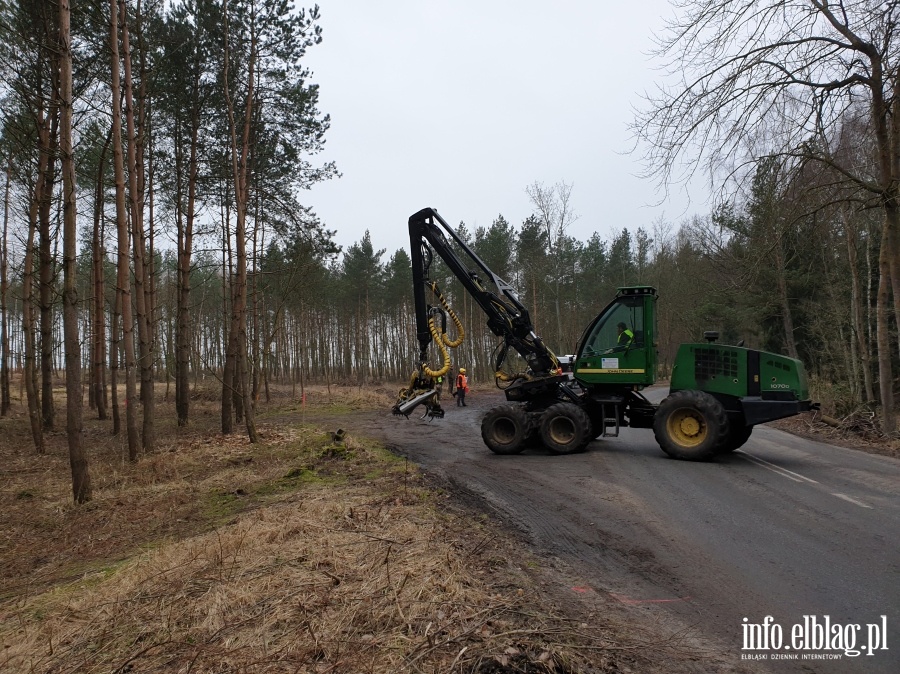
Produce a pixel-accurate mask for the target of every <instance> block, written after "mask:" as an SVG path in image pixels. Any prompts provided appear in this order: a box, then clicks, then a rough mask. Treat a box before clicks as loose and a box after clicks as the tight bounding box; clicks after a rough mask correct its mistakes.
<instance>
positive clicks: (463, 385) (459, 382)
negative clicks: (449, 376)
mask: <svg viewBox="0 0 900 674" xmlns="http://www.w3.org/2000/svg"><path fill="white" fill-rule="evenodd" d="M456 388H458V389H462V390H463V391H468V390H469V379H468V378H467V377H466V375H464V374H458V375H456Z"/></svg>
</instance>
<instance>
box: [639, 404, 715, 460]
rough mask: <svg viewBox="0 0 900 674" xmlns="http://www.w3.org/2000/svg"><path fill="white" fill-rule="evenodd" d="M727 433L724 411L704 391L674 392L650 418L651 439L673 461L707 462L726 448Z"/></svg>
mask: <svg viewBox="0 0 900 674" xmlns="http://www.w3.org/2000/svg"><path fill="white" fill-rule="evenodd" d="M727 433H728V417H727V416H726V414H725V408H724V407H722V403H720V402H719V401H718V400H716V399H715V398H714V397H713V396H711V395H710V394H708V393H704V392H703V391H677V392H675V393H673V394H672V395H670V396H669V397H668V398H666V399H665V400H663V401H662V403H661V404H660V406H659V408H658V409H657V410H656V414H655V415H654V416H653V435H654V436H656V441H657V442H658V443H659V446H660V447H661V448H662V450H663V451H664V452H665V453H666V454H668V455H669V456H671V457H672V458H674V459H684V460H686V461H708V460H709V459H711V458H712V457H714V456H715V455H716V453H717V451H718V449H719V448H720V447H724V446H725V443H726V438H727Z"/></svg>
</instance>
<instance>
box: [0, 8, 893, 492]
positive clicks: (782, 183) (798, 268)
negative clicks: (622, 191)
mask: <svg viewBox="0 0 900 674" xmlns="http://www.w3.org/2000/svg"><path fill="white" fill-rule="evenodd" d="M767 4H772V5H778V4H782V3H776V2H771V3H767ZM788 4H789V3H788ZM862 4H865V3H862ZM883 18H884V19H885V21H890V22H892V21H893V15H889V16H888V15H884V17H883ZM0 19H2V20H0V38H2V39H0V72H2V75H3V77H2V83H0V96H2V113H0V123H2V135H0V161H2V164H3V169H4V173H3V175H4V178H5V179H4V181H3V184H2V189H3V220H2V237H0V332H2V345H3V348H2V353H0V394H2V400H0V413H2V414H4V415H5V414H8V413H9V412H10V410H11V406H12V403H13V393H16V392H17V393H18V395H17V397H18V400H19V404H20V405H21V406H22V408H23V409H26V410H27V412H28V418H29V420H30V424H31V431H32V437H33V439H34V444H35V447H36V450H37V451H38V452H40V451H42V448H43V433H44V432H45V431H47V430H50V429H54V428H61V427H62V425H63V422H62V419H61V413H60V412H59V411H58V410H56V409H55V405H56V404H58V402H55V401H54V397H53V389H54V385H55V382H57V381H59V380H60V378H62V379H63V380H64V381H65V384H66V390H67V397H66V400H67V403H66V415H65V428H66V430H67V435H68V438H69V444H70V452H72V455H73V457H76V458H75V459H73V492H74V495H75V498H76V500H78V501H82V500H87V499H89V498H90V482H89V476H88V474H87V461H86V457H85V456H84V453H83V449H82V448H80V442H81V439H80V428H81V426H80V423H81V417H80V416H79V415H80V414H81V412H77V413H76V408H77V409H78V410H81V409H82V408H86V409H88V410H90V413H91V414H95V415H97V416H99V418H101V419H107V418H109V423H110V432H113V433H124V434H126V435H127V441H128V450H129V457H130V458H131V459H132V460H136V459H137V458H138V457H139V456H141V455H142V454H144V453H146V452H152V451H154V449H155V440H154V438H155V431H154V423H155V420H156V398H157V397H158V396H157V395H155V394H154V390H155V386H156V385H157V384H160V383H166V384H170V385H171V388H172V390H173V396H174V399H175V409H176V414H177V417H178V423H179V424H180V425H186V424H188V423H189V421H190V402H191V392H192V390H193V389H196V387H198V386H201V385H202V386H204V387H206V388H208V387H210V386H215V387H218V388H219V389H220V391H221V419H222V421H221V424H222V430H223V432H225V433H230V432H234V431H235V429H236V427H237V426H238V425H242V426H243V427H244V429H245V430H246V432H247V433H248V435H249V436H250V438H251V441H253V440H255V421H254V410H255V406H256V403H257V402H258V401H260V400H264V399H265V398H266V397H267V396H268V392H269V389H268V387H269V385H270V384H273V383H277V384H279V385H285V384H287V385H291V386H293V387H296V389H297V390H298V391H302V389H303V387H304V386H305V385H306V384H307V383H310V382H315V383H326V384H330V383H342V384H348V383H350V384H353V385H357V386H368V385H375V384H378V383H386V382H391V383H392V382H395V381H401V380H404V379H406V378H407V377H408V376H409V373H410V371H411V370H412V368H413V367H414V366H415V364H416V363H415V359H416V351H417V343H416V340H415V327H414V315H413V308H412V276H411V270H410V258H409V255H408V253H407V252H406V251H405V250H403V249H398V250H396V251H393V252H388V251H386V250H378V249H376V248H375V247H374V246H373V243H372V239H371V236H370V235H369V234H368V233H367V235H366V236H364V237H363V238H362V239H361V240H360V241H358V242H356V243H354V244H353V245H350V246H348V247H347V248H346V249H345V250H341V249H340V248H339V247H338V246H337V245H336V243H335V241H334V236H335V232H334V231H332V230H330V229H328V227H329V226H331V225H332V223H322V222H320V221H319V219H318V218H317V216H316V214H315V213H314V212H313V211H312V210H311V209H310V208H309V207H308V206H306V205H304V202H303V199H302V196H303V194H304V191H305V190H307V189H309V188H310V187H312V186H313V185H314V184H316V183H317V182H320V181H323V180H329V179H333V178H337V177H338V167H336V166H334V165H332V164H329V163H321V162H320V163H317V162H316V155H317V154H318V153H319V152H320V151H321V149H322V147H323V143H324V140H325V135H326V133H327V131H328V129H329V126H330V119H329V117H328V115H327V114H325V113H323V112H321V111H320V110H319V109H318V86H319V85H318V84H315V83H312V82H311V81H310V77H311V74H310V73H309V72H308V70H307V69H306V68H305V67H304V66H303V56H304V55H305V53H306V50H307V49H309V48H312V47H314V45H315V44H316V43H318V42H319V41H320V40H321V28H320V25H319V20H320V19H319V14H318V10H317V9H316V8H314V9H311V10H297V9H295V8H293V6H292V5H291V3H289V2H287V1H286V0H229V1H228V2H224V3H223V2H219V1H215V2H213V1H212V0H180V1H178V2H173V3H164V2H161V1H159V0H141V1H139V2H132V1H130V0H129V1H128V2H126V1H125V0H109V1H108V2H107V1H106V0H103V1H92V2H80V3H78V5H77V6H76V7H73V8H72V13H71V14H69V5H68V3H66V2H62V3H55V2H43V1H41V2H32V1H31V0H28V1H25V0H0ZM891 25H894V24H893V23H891ZM891 34H893V33H891ZM885 54H886V57H885V59H884V63H888V61H887V60H886V59H887V56H890V55H892V52H889V50H888V51H886V52H885ZM73 64H74V67H73ZM885 72H887V71H885ZM838 84H839V83H834V86H833V87H832V89H833V90H836V89H838V88H839V87H838ZM326 86H327V83H326ZM847 86H850V85H849V84H848V85H847ZM829 91H830V90H829ZM891 104H892V103H891ZM873 110H874V108H873V107H872V106H869V107H866V105H865V104H864V103H860V102H859V101H856V102H855V103H854V104H853V105H848V106H847V108H846V109H845V111H844V117H843V118H842V123H841V124H840V125H839V127H837V128H831V129H829V128H825V127H822V129H821V131H822V134H821V135H820V136H818V137H815V138H813V139H812V140H810V139H808V138H807V139H806V140H804V143H806V145H804V146H803V152H800V151H799V150H797V151H796V152H793V153H790V152H788V153H784V152H776V151H774V149H773V150H772V151H770V152H766V151H762V152H756V153H755V155H754V158H753V161H752V163H751V164H750V165H749V166H747V167H745V171H744V174H743V175H744V176H745V178H744V179H743V180H740V181H738V182H737V184H736V189H732V190H729V191H728V192H727V194H728V196H727V198H726V197H724V196H723V198H722V199H721V200H720V202H719V203H718V205H717V206H716V207H714V208H713V209H712V210H711V212H710V213H709V214H707V215H705V216H700V217H694V218H691V219H689V220H687V221H683V222H677V223H673V222H666V221H657V222H654V223H650V224H648V226H647V227H646V228H639V229H638V230H637V231H629V230H627V229H619V228H617V227H616V226H615V224H614V223H606V222H600V221H598V222H590V223H585V222H584V221H581V222H580V229H582V230H583V229H584V228H585V225H587V228H588V229H591V228H595V229H596V230H602V231H611V232H613V234H612V235H611V236H609V237H603V236H601V235H600V234H598V233H596V232H595V233H594V234H593V235H592V236H591V237H590V238H588V239H587V240H586V241H583V240H579V239H577V238H575V237H574V236H572V235H571V233H570V232H571V229H572V224H573V223H574V222H575V220H576V219H577V195H578V193H577V192H576V191H575V189H574V186H573V185H570V184H567V183H566V182H564V180H563V181H561V182H559V183H556V184H554V185H546V184H543V183H540V182H535V183H533V184H531V185H524V186H523V191H524V192H525V193H526V194H527V196H528V198H529V200H530V202H531V204H532V206H533V215H531V216H530V217H529V218H527V219H526V220H525V221H524V222H521V223H510V222H508V221H507V220H506V219H505V218H504V217H503V216H502V211H503V205H502V204H498V211H499V212H500V214H498V215H497V217H496V218H495V219H494V220H493V222H492V224H491V225H490V226H488V227H476V228H474V229H473V228H470V227H469V226H467V225H466V224H465V223H459V225H458V230H457V231H458V233H459V234H460V236H461V238H463V240H465V241H466V242H467V243H468V244H469V245H471V247H472V248H473V249H474V250H475V251H476V253H477V254H478V255H479V256H480V257H482V258H483V259H484V260H485V261H486V262H487V264H488V265H489V266H490V267H491V268H492V269H493V270H494V271H495V272H496V273H497V274H498V275H499V276H500V277H501V278H504V279H505V280H507V281H508V282H510V283H511V284H512V285H513V286H514V287H516V288H517V289H518V290H519V292H520V296H521V299H522V301H523V303H524V304H525V305H526V306H527V307H529V309H530V311H531V314H532V319H533V321H534V323H535V325H536V327H537V330H538V332H539V333H540V334H541V336H542V337H543V338H544V339H545V341H546V342H547V343H548V345H549V346H550V347H551V348H553V349H554V350H555V351H556V352H557V353H560V354H565V353H571V352H573V351H574V349H575V345H576V342H577V340H578V337H579V335H580V333H581V330H582V328H583V327H584V326H586V325H587V324H588V322H589V321H590V319H591V318H593V317H594V316H595V315H596V314H597V313H598V312H599V311H600V310H601V309H602V308H603V306H605V304H606V303H607V302H608V301H609V300H610V299H612V297H613V296H614V294H615V291H616V288H617V287H619V286H623V285H636V284H646V285H652V286H655V287H656V288H658V290H659V295H660V300H659V306H658V318H659V326H658V327H659V351H660V359H659V360H660V366H661V372H660V376H662V377H664V376H666V374H667V371H668V368H669V367H670V365H671V362H672V358H673V357H674V353H675V350H676V349H677V345H678V344H679V343H681V342H684V341H698V340H700V339H701V337H702V333H703V331H704V330H718V331H719V332H720V334H721V337H720V339H721V341H724V342H729V343H737V342H738V341H740V340H744V343H745V344H746V345H747V346H750V347H755V348H760V349H765V350H770V351H775V352H778V353H784V354H787V355H790V356H794V357H798V358H800V359H802V360H803V361H804V363H805V364H806V365H807V368H808V369H809V371H810V372H811V373H812V375H813V377H814V380H815V383H816V386H817V390H816V393H817V395H819V396H820V397H822V398H823V399H827V400H828V401H829V402H830V404H831V405H832V407H833V409H831V410H830V411H831V412H832V413H833V414H835V415H837V416H843V415H849V414H851V413H855V412H860V411H863V412H864V413H866V414H872V415H874V414H878V413H881V419H882V427H883V429H884V430H885V432H886V433H890V432H893V425H892V424H893V416H892V415H893V391H894V390H895V389H896V387H897V381H896V379H897V374H896V368H895V367H894V363H896V362H897V358H898V350H897V347H898V333H897V322H896V315H895V311H894V310H893V308H894V307H895V306H896V303H897V301H898V300H897V292H896V288H894V285H895V284H896V283H898V280H897V273H896V270H895V269H894V267H893V266H891V265H893V264H895V260H896V254H895V248H896V246H897V242H896V241H895V240H894V238H892V236H893V234H892V232H893V229H892V225H891V222H892V221H891V216H890V210H889V207H890V208H892V207H893V206H894V205H895V201H896V199H897V195H896V194H894V192H896V190H897V181H896V180H893V178H890V176H887V178H890V180H888V183H889V185H888V186H887V187H885V188H883V189H882V188H878V185H879V184H880V183H879V182H878V181H879V180H881V178H884V177H885V176H884V175H883V168H884V167H883V166H882V165H881V163H880V157H881V155H880V154H879V152H880V148H881V146H880V145H879V142H880V141H879V135H878V133H876V132H877V131H878V129H877V128H876V127H877V123H878V121H879V119H878V118H875V117H873V116H872V115H870V114H869V113H870V112H873ZM873 125H874V126H873ZM829 134H830V135H829ZM813 141H815V143H813ZM813 146H814V147H813ZM797 147H800V146H797ZM811 147H812V149H810V148H811ZM892 147H893V146H892ZM816 148H819V149H818V150H817V149H816ZM822 148H825V149H822ZM892 151H894V150H892ZM816 152H819V153H820V154H822V155H823V156H826V155H827V157H830V158H831V159H830V161H813V160H812V159H811V157H813V156H814V155H815V153H816ZM804 153H805V154H804ZM841 162H843V163H841ZM891 166H893V164H891ZM891 170H896V169H891ZM880 171H881V173H880ZM848 173H855V174H859V175H863V176H872V178H871V181H870V182H871V183H872V185H870V186H869V187H871V188H872V189H870V190H869V191H868V192H867V191H866V189H865V188H864V186H860V185H856V184H855V183H852V181H851V182H848V181H847V180H845V178H846V175H847V174H848ZM872 186H874V187H872ZM876 188H877V189H876ZM578 189H579V190H584V189H601V190H602V189H603V186H602V185H597V186H590V187H588V186H579V187H578ZM879 190H880V191H879ZM891 190H894V192H892V191H891ZM723 194H726V192H723ZM873 195H874V196H873ZM611 198H614V195H611ZM425 205H428V204H409V205H408V207H409V212H410V213H412V212H414V211H417V210H419V209H420V208H421V207H423V206H425ZM433 205H434V206H436V207H437V208H439V209H441V210H442V212H445V213H446V217H448V218H451V219H452V204H447V205H443V204H433ZM444 209H446V210H444ZM380 224H381V226H390V227H402V226H403V224H405V223H380ZM437 268H438V272H440V269H441V267H440V265H438V267H437ZM435 280H437V281H438V283H439V285H440V286H441V287H442V288H443V289H444V291H445V293H444V294H445V295H446V296H447V297H448V299H449V301H450V304H451V306H452V307H453V308H454V310H455V311H456V312H457V313H458V314H459V315H460V317H461V319H462V322H463V325H464V326H465V328H466V331H467V339H466V341H465V342H464V343H463V345H462V346H461V347H460V348H459V349H458V350H457V352H456V354H455V356H454V359H455V364H461V365H463V366H465V367H466V368H467V369H468V370H469V373H470V375H472V379H473V383H474V384H475V385H478V386H492V385H493V381H492V376H491V373H492V370H493V368H492V366H491V365H490V354H491V352H492V351H493V349H494V347H495V346H496V338H495V337H494V336H493V335H492V334H491V333H490V332H489V331H488V330H487V328H486V326H485V321H484V319H483V317H482V316H481V315H480V311H479V310H478V308H477V307H475V306H474V305H473V304H472V302H471V301H470V299H469V298H468V297H467V296H466V294H465V293H463V292H462V290H461V288H460V287H459V286H458V285H457V284H456V282H455V281H454V280H453V279H452V278H450V277H449V276H447V275H446V274H445V277H444V278H437V279H435ZM891 298H893V302H892V301H891ZM885 334H886V335H887V339H885ZM13 374H16V375H21V376H16V377H14V376H13ZM14 381H15V382H16V383H17V386H13V382H14ZM166 390H167V391H168V386H167V389H166ZM84 398H86V400H85V399H84ZM85 403H86V404H85ZM885 412H886V413H885ZM74 445H78V447H76V446H74ZM78 457H80V458H78ZM79 471H80V472H79ZM79 476H80V477H79Z"/></svg>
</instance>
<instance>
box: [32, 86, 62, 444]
mask: <svg viewBox="0 0 900 674" xmlns="http://www.w3.org/2000/svg"><path fill="white" fill-rule="evenodd" d="M49 110H50V111H49V114H48V117H47V119H46V120H44V124H43V129H42V137H41V153H42V155H43V154H45V153H46V158H45V157H43V156H42V157H41V164H42V169H43V170H42V173H43V176H42V177H41V178H40V179H39V180H38V185H39V186H40V191H38V190H37V189H36V190H35V191H36V195H37V199H38V204H39V206H38V227H39V232H40V244H39V245H40V250H39V255H38V277H39V282H40V286H39V298H40V304H39V307H40V315H41V323H40V333H41V421H42V423H43V425H44V429H45V430H52V429H53V426H54V424H55V423H56V419H55V417H56V408H55V405H54V404H53V256H52V254H51V245H52V243H53V239H52V237H51V235H50V208H51V205H52V204H51V202H52V194H53V172H54V165H55V159H54V157H55V154H56V137H57V134H58V132H59V121H58V120H59V115H58V106H57V104H56V102H55V101H54V102H53V103H51V105H50V108H49Z"/></svg>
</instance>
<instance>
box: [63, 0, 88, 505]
mask: <svg viewBox="0 0 900 674" xmlns="http://www.w3.org/2000/svg"><path fill="white" fill-rule="evenodd" d="M69 27H70V9H69V0H60V3H59V44H60V88H59V97H60V130H59V146H60V159H61V162H62V182H63V330H64V334H65V339H64V341H65V361H66V439H67V440H68V444H69V465H70V467H71V470H72V494H73V496H74V498H75V502H76V503H85V502H87V501H90V500H91V476H90V473H89V472H88V462H87V456H86V455H85V453H84V448H83V447H82V426H83V420H82V404H83V401H82V396H83V394H82V389H81V343H80V340H79V330H78V288H77V285H76V283H77V272H78V270H77V257H76V256H77V249H76V238H77V234H78V232H77V226H76V212H75V207H76V203H75V157H74V154H73V148H72V51H71V34H70V30H69Z"/></svg>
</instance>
